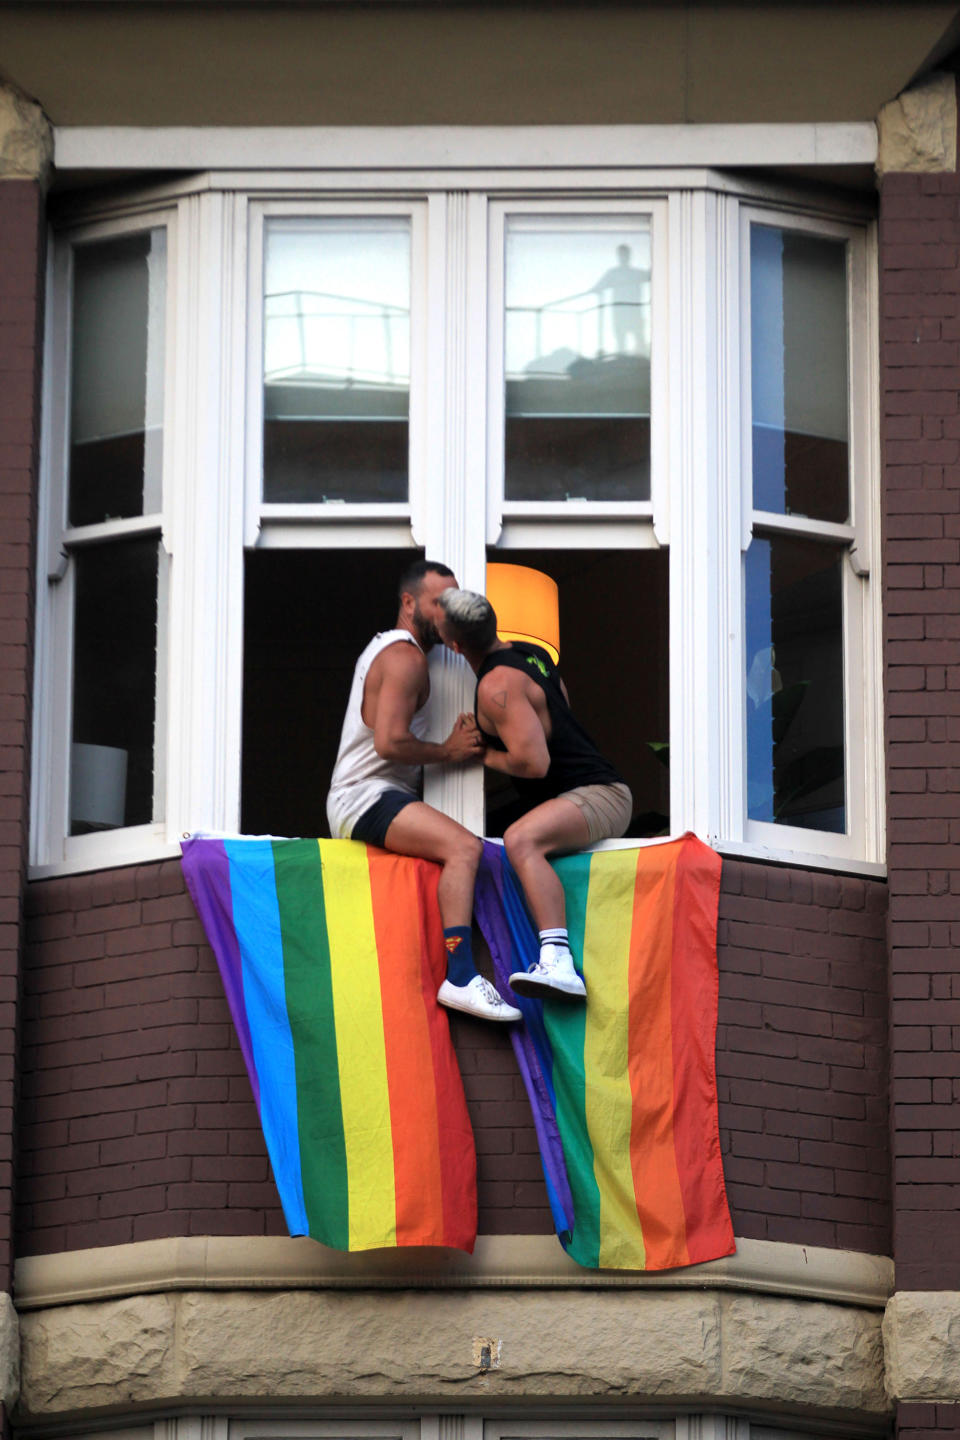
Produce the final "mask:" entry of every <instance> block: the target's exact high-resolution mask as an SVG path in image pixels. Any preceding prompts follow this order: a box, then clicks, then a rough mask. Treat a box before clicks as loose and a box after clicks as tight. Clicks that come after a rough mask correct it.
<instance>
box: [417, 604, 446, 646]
mask: <svg viewBox="0 0 960 1440" xmlns="http://www.w3.org/2000/svg"><path fill="white" fill-rule="evenodd" d="M413 633H414V635H416V637H417V640H418V641H419V644H420V649H421V650H432V649H433V647H434V645H439V644H440V631H439V630H438V629H437V627H436V625H434V623H433V621H432V620H428V619H427V617H426V615H424V614H423V612H422V611H421V609H420V601H419V600H417V601H416V602H415V604H414V607H413Z"/></svg>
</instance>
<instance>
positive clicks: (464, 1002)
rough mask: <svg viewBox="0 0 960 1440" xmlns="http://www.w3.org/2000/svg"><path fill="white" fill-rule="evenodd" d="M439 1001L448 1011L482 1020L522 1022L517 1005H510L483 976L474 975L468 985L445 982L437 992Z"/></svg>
mask: <svg viewBox="0 0 960 1440" xmlns="http://www.w3.org/2000/svg"><path fill="white" fill-rule="evenodd" d="M437 999H438V1000H439V1002H440V1004H441V1005H446V1007H447V1009H448V1010H465V1011H466V1013H467V1014H468V1015H476V1016H477V1017H478V1019H480V1020H504V1021H506V1020H520V1019H521V1018H522V1017H521V1014H520V1011H519V1010H518V1009H517V1007H516V1006H515V1005H508V1004H507V1002H506V1000H504V998H503V996H502V995H501V994H500V991H499V990H495V989H494V987H493V986H492V985H491V984H490V981H489V980H485V979H484V978H483V976H482V975H474V977H473V979H472V980H468V981H467V983H466V985H454V984H452V983H451V981H449V980H444V982H443V984H442V985H441V986H440V989H439V990H438V991H437Z"/></svg>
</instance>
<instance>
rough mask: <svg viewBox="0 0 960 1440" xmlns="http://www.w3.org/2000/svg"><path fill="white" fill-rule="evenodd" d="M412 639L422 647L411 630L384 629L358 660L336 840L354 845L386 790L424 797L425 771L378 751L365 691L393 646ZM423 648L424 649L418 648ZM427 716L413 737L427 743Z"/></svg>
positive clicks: (336, 776)
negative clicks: (356, 830)
mask: <svg viewBox="0 0 960 1440" xmlns="http://www.w3.org/2000/svg"><path fill="white" fill-rule="evenodd" d="M398 640H408V641H409V642H410V644H411V645H417V642H416V640H415V639H414V637H413V636H412V635H411V634H410V631H409V630H383V631H381V633H380V634H379V635H374V637H373V639H372V640H371V641H370V644H369V645H368V646H367V648H366V649H365V650H364V652H363V654H362V655H361V656H360V659H359V660H358V661H357V664H356V668H355V670H354V672H353V684H352V685H351V686H350V698H349V700H348V701H347V713H346V715H344V717H343V729H342V731H341V732H340V749H339V751H338V752H337V763H336V765H335V766H334V767H333V778H332V779H331V781H330V793H329V795H328V796H327V819H328V821H329V822H330V834H331V835H332V836H333V837H334V839H335V840H349V839H350V836H351V835H352V833H353V827H354V825H356V823H357V821H358V820H359V819H360V816H361V815H362V814H364V812H365V811H367V810H369V809H370V806H371V805H373V804H374V803H375V802H376V801H377V800H378V799H379V798H380V796H381V795H382V794H383V792H384V790H406V791H407V793H408V794H410V795H417V794H419V790H420V776H421V773H422V766H420V765H402V764H400V763H399V762H398V761H396V760H384V759H383V758H382V757H381V756H380V755H378V754H377V752H376V750H375V749H374V748H373V731H372V730H371V729H370V727H369V725H365V724H364V723H363V714H362V709H363V687H364V684H365V682H366V678H367V675H368V673H369V671H370V666H371V665H372V664H373V662H374V660H375V659H376V658H377V656H378V655H379V654H380V651H381V650H385V649H386V648H387V646H388V645H395V644H396V643H397V641H398ZM417 649H418V650H419V649H420V647H419V645H417ZM426 729H427V717H426V714H425V711H424V709H420V710H418V711H417V712H416V713H415V714H414V716H413V719H412V720H411V721H410V733H411V734H412V735H415V736H416V738H417V739H418V740H424V739H426Z"/></svg>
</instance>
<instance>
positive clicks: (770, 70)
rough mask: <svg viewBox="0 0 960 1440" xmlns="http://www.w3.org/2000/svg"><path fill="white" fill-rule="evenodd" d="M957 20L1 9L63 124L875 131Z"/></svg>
mask: <svg viewBox="0 0 960 1440" xmlns="http://www.w3.org/2000/svg"><path fill="white" fill-rule="evenodd" d="M955 13H956V7H955V5H952V4H938V3H925V4H916V3H906V0H888V3H885V4H884V5H883V6H882V7H878V6H874V5H863V4H857V3H851V0H846V3H844V0H837V3H834V4H831V5H829V6H827V5H811V4H809V3H807V4H803V3H793V0H777V3H766V4H750V5H744V4H742V3H730V4H723V3H719V4H717V3H711V4H682V5H680V4H675V3H673V4H671V3H662V0H661V3H659V4H658V3H652V4H634V5H622V4H610V3H603V0H592V3H586V0H584V3H581V4H575V3H569V0H567V3H559V4H558V3H550V0H538V3H536V4H530V3H521V0H498V3H489V0H488V3H486V4H482V3H459V0H458V3H449V4H443V3H426V4H424V3H421V4H417V3H396V0H394V3H391V4H386V5H384V4H379V5H369V4H360V5H351V4H335V5H329V4H296V5H276V4H264V3H262V0H261V3H243V4H232V5H231V4H223V3H221V4H216V3H214V4H205V5H156V4H142V3H137V0H125V3H124V4H123V5H122V6H116V5H113V6H99V5H98V6H90V5H72V6H64V5H58V6H46V5H22V4H9V3H4V0H0V56H2V69H3V73H4V74H5V75H7V76H9V77H11V78H12V79H13V80H14V81H15V82H16V83H17V84H18V85H19V86H20V87H21V88H22V89H23V90H24V92H25V93H27V94H29V95H32V96H34V97H36V98H37V99H38V100H39V101H40V103H41V104H42V106H43V108H44V110H45V111H46V113H47V114H48V115H49V116H50V118H51V120H52V121H53V122H54V124H56V125H149V126H152V125H430V124H461V125H505V124H514V125H521V124H557V125H570V124H676V123H682V122H689V123H697V124H710V123H718V122H725V123H731V122H741V123H749V122H754V123H767V122H771V121H780V122H789V121H811V120H817V121H831V120H858V119H859V120H873V119H874V117H875V116H876V114H877V111H878V110H879V108H880V106H881V105H882V104H884V103H885V102H886V101H887V100H889V99H891V98H892V97H893V96H895V95H897V94H899V93H900V91H902V90H903V89H904V87H905V86H907V85H908V84H909V83H910V80H911V79H912V77H913V76H914V75H915V74H917V73H918V72H920V71H921V69H922V67H923V66H924V65H925V64H926V62H927V60H928V57H929V56H930V55H931V53H932V52H934V51H935V49H936V46H937V45H938V42H939V41H940V40H941V38H942V36H943V35H944V33H945V31H946V29H947V27H948V26H949V25H950V23H951V21H952V20H953V18H954V16H955Z"/></svg>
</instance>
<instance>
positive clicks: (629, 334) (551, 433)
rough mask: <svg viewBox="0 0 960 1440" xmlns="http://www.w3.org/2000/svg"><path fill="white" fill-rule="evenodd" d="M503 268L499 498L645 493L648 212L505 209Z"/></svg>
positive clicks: (600, 497)
mask: <svg viewBox="0 0 960 1440" xmlns="http://www.w3.org/2000/svg"><path fill="white" fill-rule="evenodd" d="M505 265H506V271H505V315H504V371H505V386H506V393H505V412H506V433H505V494H506V498H507V500H544V501H546V500H573V499H585V500H648V499H649V498H650V352H651V232H650V222H649V219H647V218H644V217H638V218H630V219H622V218H620V217H610V218H601V217H591V218H584V219H582V220H581V219H574V218H565V219H561V218H557V219H555V220H554V219H551V218H547V217H542V216H537V217H531V216H516V217H513V218H512V219H510V220H509V221H508V223H507V232H506V259H505Z"/></svg>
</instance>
